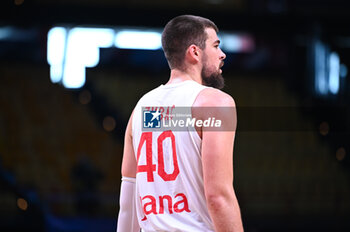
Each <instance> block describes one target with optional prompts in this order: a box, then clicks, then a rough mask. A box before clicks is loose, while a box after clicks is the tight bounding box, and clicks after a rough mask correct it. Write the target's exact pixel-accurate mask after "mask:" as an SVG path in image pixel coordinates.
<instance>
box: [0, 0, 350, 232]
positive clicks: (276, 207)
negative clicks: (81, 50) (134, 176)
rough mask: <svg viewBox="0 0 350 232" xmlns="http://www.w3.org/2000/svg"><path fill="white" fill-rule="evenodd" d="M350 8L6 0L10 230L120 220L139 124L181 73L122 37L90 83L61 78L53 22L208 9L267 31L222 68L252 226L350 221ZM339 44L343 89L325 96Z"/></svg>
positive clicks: (253, 1)
mask: <svg viewBox="0 0 350 232" xmlns="http://www.w3.org/2000/svg"><path fill="white" fill-rule="evenodd" d="M349 12H350V2H348V1H345V0H344V1H340V0H339V1H337V0H333V1H331V0H318V1H316V0H193V1H185V0H178V1H161V0H150V1H137V0H131V1H117V0H114V1H112V0H99V1H97V0H88V1H87V0H85V1H84V0H70V1H68V0H61V1H57V0H56V1H55V0H46V1H40V0H32V1H31V0H5V1H1V3H0V230H1V231H22V230H33V231H62V232H63V231H114V230H115V226H116V221H117V215H118V207H119V206H118V204H119V203H118V201H119V185H120V178H121V176H120V166H121V159H122V148H123V138H124V131H125V127H126V123H127V121H128V118H129V115H130V113H131V112H132V109H133V107H134V106H135V104H136V102H137V100H138V99H139V98H140V97H141V96H142V95H143V94H144V93H146V92H147V91H149V90H151V89H152V88H155V87H157V86H159V85H160V84H163V83H165V82H166V81H167V79H168V77H169V70H168V66H167V63H166V60H165V58H164V55H163V52H162V51H161V50H155V51H149V50H132V49H119V48H116V47H113V48H112V47H111V48H101V49H100V60H99V63H98V65H97V66H96V67H93V68H87V69H86V83H85V85H84V86H83V87H82V88H79V89H66V88H64V86H63V85H62V84H60V83H56V84H53V83H52V82H51V81H50V65H49V64H48V62H47V34H48V32H49V30H50V29H51V28H52V27H55V26H63V27H66V28H74V27H81V26H82V27H108V28H122V27H138V28H158V29H162V28H163V27H164V25H165V24H166V23H167V22H168V21H169V20H170V19H171V18H173V17H175V16H177V15H180V14H195V15H200V16H204V17H207V18H209V19H211V20H212V21H214V22H215V23H216V25H217V26H218V27H219V29H220V31H223V32H233V33H244V34H247V35H249V36H250V37H251V38H252V39H253V41H254V49H253V50H251V51H249V52H227V54H226V55H227V58H226V61H225V66H224V67H223V72H224V77H225V82H226V86H225V88H224V91H225V92H227V93H229V94H231V95H232V96H233V97H234V99H235V101H236V104H237V113H238V129H237V135H236V141H235V148H234V167H235V181H234V186H235V190H236V192H237V197H238V200H239V203H240V205H241V211H242V217H243V222H244V225H245V231H247V232H263V231H350V222H349V220H348V219H349V216H350V199H349V196H350V177H349V174H350V166H349V165H350V162H349V160H350V159H349V155H348V151H349V142H348V141H349V137H350V136H349V106H350V89H349V88H350V86H349V85H350V82H349V81H348V78H349V75H348V73H347V69H349V67H350V51H349V49H350V14H349ZM332 52H336V53H337V54H338V57H339V59H340V64H341V72H342V74H341V75H342V77H340V78H339V90H338V91H337V93H331V92H329V91H326V92H325V93H320V92H319V91H318V89H317V86H318V85H317V81H318V80H319V77H320V76H319V75H320V74H319V73H320V70H321V71H322V70H323V69H324V72H325V73H327V75H328V73H329V72H330V68H329V66H328V64H329V62H330V57H331V54H332ZM320 54H321V55H322V54H323V55H324V56H325V60H321V61H320ZM322 62H323V63H322Z"/></svg>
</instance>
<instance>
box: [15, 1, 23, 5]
mask: <svg viewBox="0 0 350 232" xmlns="http://www.w3.org/2000/svg"><path fill="white" fill-rule="evenodd" d="M14 3H15V5H17V6H19V5H22V4H23V3H24V0H14Z"/></svg>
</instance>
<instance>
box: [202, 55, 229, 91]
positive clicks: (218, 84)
mask: <svg viewBox="0 0 350 232" xmlns="http://www.w3.org/2000/svg"><path fill="white" fill-rule="evenodd" d="M223 65H224V62H223V61H222V63H221V64H220V67H222V66H223ZM219 70H220V69H218V70H216V71H214V72H213V71H211V70H210V68H209V65H208V64H207V62H206V57H205V58H204V59H203V68H202V72H201V76H202V83H203V85H205V86H208V87H213V88H216V89H222V88H224V86H225V80H224V78H223V77H222V75H221V73H220V71H219Z"/></svg>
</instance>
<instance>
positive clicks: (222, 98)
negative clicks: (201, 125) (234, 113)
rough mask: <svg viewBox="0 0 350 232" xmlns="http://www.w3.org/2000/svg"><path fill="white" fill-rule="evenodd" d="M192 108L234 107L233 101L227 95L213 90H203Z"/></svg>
mask: <svg viewBox="0 0 350 232" xmlns="http://www.w3.org/2000/svg"><path fill="white" fill-rule="evenodd" d="M193 106H194V107H235V106H236V103H235V101H234V99H233V98H232V97H231V96H230V95H229V94H227V93H225V92H223V91H221V90H219V89H215V88H205V89H203V90H202V91H201V92H200V93H199V94H198V96H197V98H196V100H195V102H194V104H193Z"/></svg>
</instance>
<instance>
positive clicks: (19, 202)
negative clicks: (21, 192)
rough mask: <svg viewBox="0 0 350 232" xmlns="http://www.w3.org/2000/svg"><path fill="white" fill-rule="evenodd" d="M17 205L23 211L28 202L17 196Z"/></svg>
mask: <svg viewBox="0 0 350 232" xmlns="http://www.w3.org/2000/svg"><path fill="white" fill-rule="evenodd" d="M17 206H18V208H20V209H21V210H23V211H25V210H27V208H28V203H27V201H26V200H24V199H23V198H18V199H17Z"/></svg>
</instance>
